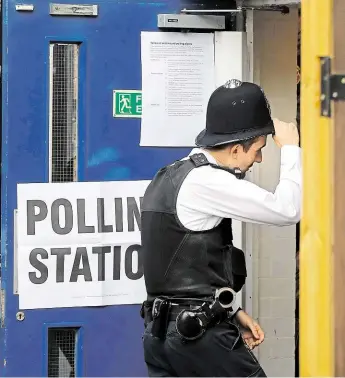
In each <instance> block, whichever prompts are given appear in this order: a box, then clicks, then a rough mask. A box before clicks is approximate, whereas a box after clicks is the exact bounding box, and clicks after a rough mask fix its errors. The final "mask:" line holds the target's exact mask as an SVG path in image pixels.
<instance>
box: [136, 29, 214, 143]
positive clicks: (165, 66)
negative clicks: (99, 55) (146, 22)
mask: <svg viewBox="0 0 345 378" xmlns="http://www.w3.org/2000/svg"><path fill="white" fill-rule="evenodd" d="M141 60H142V120H141V139H140V145H141V146H160V147H193V146H195V137H196V136H197V135H198V134H199V132H200V131H201V130H203V129H204V128H205V121H206V110H207V103H208V100H209V97H210V95H211V93H212V92H213V91H214V89H215V69H214V68H215V67H214V34H213V33H199V34H194V33H173V32H169V33H166V32H142V33H141Z"/></svg>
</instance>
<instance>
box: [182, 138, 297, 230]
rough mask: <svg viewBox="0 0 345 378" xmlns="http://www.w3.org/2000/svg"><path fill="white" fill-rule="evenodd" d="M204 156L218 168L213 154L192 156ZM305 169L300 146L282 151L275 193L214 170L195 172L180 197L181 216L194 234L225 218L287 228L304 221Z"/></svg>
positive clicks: (185, 181)
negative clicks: (302, 165)
mask: <svg viewBox="0 0 345 378" xmlns="http://www.w3.org/2000/svg"><path fill="white" fill-rule="evenodd" d="M194 153H203V154H204V155H205V156H206V158H207V159H208V161H209V162H210V163H214V164H217V162H216V160H215V159H214V158H213V157H212V155H211V154H210V153H208V152H207V151H205V150H203V149H199V148H195V149H193V150H192V151H191V153H190V155H192V154H194ZM301 192H302V169H301V149H300V147H298V146H293V145H289V146H283V147H282V148H281V163H280V181H279V184H278V185H277V187H276V190H275V191H274V193H272V192H269V191H267V190H265V189H263V188H260V187H259V186H257V185H255V184H253V183H252V182H249V181H247V180H245V179H244V180H239V179H237V178H236V177H235V176H234V175H233V174H231V173H229V172H226V171H224V170H221V169H215V168H212V167H210V166H202V167H199V168H195V169H193V170H192V171H191V172H190V173H189V174H188V175H187V177H186V179H185V180H184V182H183V183H182V186H181V188H180V191H179V194H178V197H177V216H178V218H179V220H180V222H181V223H182V224H183V225H184V226H185V227H186V228H188V229H190V230H193V231H202V230H209V229H211V228H214V227H215V226H217V225H218V224H219V223H220V222H221V220H222V219H223V218H232V219H236V220H239V221H242V222H252V223H258V224H266V225H275V226H287V225H292V224H296V223H298V222H299V220H300V217H301V196H302V194H301Z"/></svg>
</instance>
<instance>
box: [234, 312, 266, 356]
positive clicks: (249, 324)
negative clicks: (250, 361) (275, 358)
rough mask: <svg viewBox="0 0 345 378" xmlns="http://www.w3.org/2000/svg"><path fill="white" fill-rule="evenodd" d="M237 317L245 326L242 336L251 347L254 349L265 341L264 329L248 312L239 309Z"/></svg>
mask: <svg viewBox="0 0 345 378" xmlns="http://www.w3.org/2000/svg"><path fill="white" fill-rule="evenodd" d="M236 319H237V321H238V322H239V324H240V325H241V326H242V327H243V328H244V331H243V332H242V337H243V340H244V341H245V343H246V344H247V345H248V346H249V348H250V349H254V348H255V347H257V346H258V345H260V344H261V343H262V342H263V341H264V338H265V335H264V332H263V330H262V329H261V327H260V326H259V324H258V323H256V322H255V321H254V320H253V318H252V317H251V316H249V315H248V314H247V313H246V312H244V311H243V310H240V311H238V312H237V314H236Z"/></svg>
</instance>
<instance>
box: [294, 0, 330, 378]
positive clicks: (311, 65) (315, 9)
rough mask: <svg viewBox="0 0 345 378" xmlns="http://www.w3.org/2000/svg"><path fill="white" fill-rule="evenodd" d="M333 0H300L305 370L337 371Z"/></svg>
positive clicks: (310, 373) (306, 373) (313, 372)
mask: <svg viewBox="0 0 345 378" xmlns="http://www.w3.org/2000/svg"><path fill="white" fill-rule="evenodd" d="M332 6H333V1H332V0H302V1H301V31H302V39H301V58H302V64H301V66H302V74H301V146H302V162H303V213H302V221H301V248H300V376H303V377H326V376H327V377H332V376H334V361H333V360H334V352H333V300H332V297H333V295H332V293H333V279H332V277H333V274H332V272H333V268H332V181H333V178H332V172H333V168H332V157H331V156H332V155H331V154H332V147H331V143H332V132H333V131H332V127H333V124H332V119H330V118H327V117H321V116H320V96H321V94H320V60H319V57H320V56H330V57H333V51H332V47H333V37H332Z"/></svg>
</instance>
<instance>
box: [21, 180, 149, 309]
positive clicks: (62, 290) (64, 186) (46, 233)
mask: <svg viewBox="0 0 345 378" xmlns="http://www.w3.org/2000/svg"><path fill="white" fill-rule="evenodd" d="M148 183H149V181H116V182H80V183H56V184H48V183H42V184H19V185H18V222H17V225H18V230H17V237H18V252H17V259H18V291H19V308H20V309H34V308H53V307H79V306H105V305H116V304H139V303H141V302H142V301H143V300H144V299H145V297H146V291H145V285H144V278H143V264H142V261H141V245H140V243H141V237H140V231H141V229H140V227H141V223H140V203H141V199H142V197H143V195H144V192H145V190H146V187H147V185H148Z"/></svg>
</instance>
